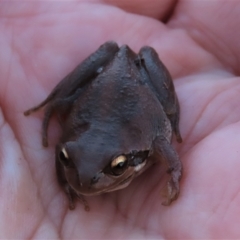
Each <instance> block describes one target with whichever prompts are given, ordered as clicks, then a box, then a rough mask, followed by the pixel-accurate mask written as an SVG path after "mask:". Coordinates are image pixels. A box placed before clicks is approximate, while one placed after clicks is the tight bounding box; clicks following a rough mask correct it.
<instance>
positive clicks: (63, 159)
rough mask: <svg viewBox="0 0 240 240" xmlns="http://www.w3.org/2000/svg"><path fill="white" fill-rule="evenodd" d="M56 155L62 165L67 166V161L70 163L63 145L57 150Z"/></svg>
mask: <svg viewBox="0 0 240 240" xmlns="http://www.w3.org/2000/svg"><path fill="white" fill-rule="evenodd" d="M58 157H59V160H60V162H61V163H62V164H63V166H64V167H69V163H70V161H69V156H68V153H67V151H66V149H65V148H64V147H63V148H62V149H61V151H60V152H59V155H58Z"/></svg>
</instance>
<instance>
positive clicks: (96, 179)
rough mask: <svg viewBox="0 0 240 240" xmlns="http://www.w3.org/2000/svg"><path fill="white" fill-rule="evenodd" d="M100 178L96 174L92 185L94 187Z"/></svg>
mask: <svg viewBox="0 0 240 240" xmlns="http://www.w3.org/2000/svg"><path fill="white" fill-rule="evenodd" d="M99 178H100V176H99V174H96V175H95V176H94V177H93V178H92V179H91V184H92V185H93V184H95V183H97V182H98V180H99Z"/></svg>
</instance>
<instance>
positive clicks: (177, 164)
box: [154, 136, 182, 205]
mask: <svg viewBox="0 0 240 240" xmlns="http://www.w3.org/2000/svg"><path fill="white" fill-rule="evenodd" d="M154 152H155V153H156V155H157V156H156V157H158V158H159V159H164V160H165V161H166V163H167V165H168V173H169V174H170V175H171V179H170V180H169V182H168V199H167V201H166V202H164V203H163V204H164V205H169V204H170V203H171V202H172V201H174V200H176V199H177V197H178V195H179V191H180V190H179V181H180V179H181V175H182V163H181V161H180V159H179V157H178V155H177V153H176V152H175V150H174V149H173V147H172V145H171V144H170V143H169V142H168V141H167V139H166V138H165V137H163V136H158V137H157V138H156V139H155V140H154Z"/></svg>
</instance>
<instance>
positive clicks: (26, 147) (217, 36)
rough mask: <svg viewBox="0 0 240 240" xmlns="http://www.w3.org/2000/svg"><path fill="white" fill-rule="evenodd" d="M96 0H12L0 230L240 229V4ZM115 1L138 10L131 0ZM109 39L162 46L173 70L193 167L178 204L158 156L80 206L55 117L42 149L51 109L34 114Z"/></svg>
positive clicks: (209, 232) (148, 235) (139, 232)
mask: <svg viewBox="0 0 240 240" xmlns="http://www.w3.org/2000/svg"><path fill="white" fill-rule="evenodd" d="M89 2H90V1H86V2H85V1H79V2H75V1H74V2H58V3H56V2H46V1H44V2H35V1H34V2H27V3H26V2H25V3H24V2H22V3H21V2H15V3H7V2H5V3H1V8H0V17H1V20H0V21H1V22H0V29H1V37H0V41H1V44H0V48H1V55H0V69H1V70H0V76H1V77H0V81H1V84H0V106H1V111H0V126H1V127H0V143H1V144H0V159H1V162H0V163H1V168H0V176H1V181H0V192H1V198H0V207H1V214H0V216H1V224H0V238H8V239H9V238H24V239H26V238H42V239H46V238H81V239H100V238H104V239H107V238H110V239H116V238H122V239H133V238H135V239H141V238H143V239H152V238H167V239H170V238H181V239H186V238H208V239H209V238H215V239H217V238H237V237H239V235H240V231H239V222H240V217H239V210H240V207H239V206H240V195H239V192H240V184H239V180H238V179H239V174H240V151H239V150H238V149H239V147H238V146H239V145H240V123H239V120H240V107H239V100H240V99H239V98H240V97H239V92H240V89H239V88H240V87H239V80H240V78H239V77H238V76H239V67H238V65H239V58H240V57H239V56H240V46H239V45H240V44H239V35H240V34H239V32H238V31H239V23H240V14H239V13H240V4H238V2H237V1H211V2H209V1H202V2H201V1H179V2H177V3H176V5H175V6H174V5H171V4H173V2H171V1H168V0H166V1H159V3H156V1H152V3H151V1H147V0H145V1H144V0H143V1H141V2H140V3H139V1H131V3H132V5H133V8H132V9H131V10H132V11H134V12H136V13H139V14H140V13H144V12H145V9H146V8H148V15H149V17H145V16H143V15H134V14H131V13H129V12H126V11H124V10H121V9H120V8H117V7H114V6H111V5H107V4H103V3H104V2H103V1H91V3H89ZM106 2H108V3H109V4H113V5H117V4H118V5H121V7H122V8H123V9H125V10H127V9H129V7H128V6H127V4H128V3H127V2H128V1H126V5H125V6H124V3H125V2H124V1H116V0H115V1H113V0H109V1H105V3H106ZM154 3H155V4H156V6H155V5H153V4H154ZM172 8H174V11H171V9H172ZM167 13H169V14H170V13H172V15H169V16H168V18H167V15H168V14H167ZM157 17H158V18H159V19H162V18H164V19H167V22H166V24H163V23H162V22H161V21H159V20H157V19H156V18H157ZM107 40H115V41H117V42H118V43H119V45H122V44H128V45H129V46H130V47H131V48H132V49H133V50H135V51H136V52H137V51H138V50H139V49H140V48H141V47H142V46H143V45H149V46H152V47H154V48H155V49H156V50H157V52H158V53H159V56H160V58H161V60H162V61H163V62H164V64H165V65H166V66H167V68H168V69H169V71H170V73H171V75H172V77H173V79H174V83H175V87H176V91H177V93H178V97H179V102H180V106H181V119H180V129H181V132H182V136H183V140H184V141H183V143H182V144H175V145H174V146H175V147H176V149H177V151H178V153H179V155H180V158H181V160H182V162H183V167H184V172H183V179H182V181H181V184H180V186H181V193H180V196H179V198H178V199H177V201H175V202H174V203H172V205H171V206H169V207H165V206H162V205H161V196H160V195H161V194H160V191H161V184H160V183H161V180H162V177H161V176H159V174H158V173H159V170H160V166H155V167H153V168H151V169H149V170H148V171H147V172H146V173H144V174H143V175H141V176H140V177H139V178H137V179H135V180H134V182H133V183H132V184H131V185H130V186H128V187H127V188H126V189H123V190H119V191H116V192H112V193H108V194H105V195H101V196H96V197H91V198H90V197H89V198H87V200H88V202H89V205H90V207H91V210H90V212H85V211H84V208H83V206H82V205H81V204H80V203H79V204H77V207H76V209H75V210H74V211H70V210H69V209H68V203H67V199H66V196H65V195H64V193H63V191H62V189H60V187H59V186H58V184H57V181H56V174H55V169H54V145H55V144H56V142H57V137H58V130H59V128H58V127H57V126H56V125H55V124H53V123H52V124H51V125H50V128H49V129H50V131H49V144H50V146H49V147H48V148H43V147H42V146H41V132H40V131H41V121H42V116H43V112H42V113H40V112H39V113H36V114H34V115H32V116H31V117H29V118H26V117H24V116H23V111H25V110H26V109H28V108H29V107H32V106H33V105H35V104H37V103H39V102H40V101H42V100H43V99H44V98H45V97H46V96H47V95H48V94H49V93H50V91H51V90H52V88H53V87H54V86H55V85H56V84H57V83H58V82H59V81H60V80H61V79H62V78H63V77H64V76H65V75H66V74H67V73H68V72H70V71H71V70H72V69H73V68H74V67H75V66H76V65H77V64H78V63H79V62H81V61H82V60H83V59H84V58H85V57H87V56H88V55H89V54H90V53H92V52H93V51H95V50H96V49H97V48H98V46H99V45H100V44H102V43H103V42H105V41H107Z"/></svg>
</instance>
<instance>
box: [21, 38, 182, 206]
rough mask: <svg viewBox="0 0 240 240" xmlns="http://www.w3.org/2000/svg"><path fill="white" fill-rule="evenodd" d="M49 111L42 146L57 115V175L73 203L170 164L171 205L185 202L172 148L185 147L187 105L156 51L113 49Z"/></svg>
mask: <svg viewBox="0 0 240 240" xmlns="http://www.w3.org/2000/svg"><path fill="white" fill-rule="evenodd" d="M43 106H46V108H45V116H44V119H43V124H42V128H43V133H42V142H43V145H44V146H45V147H46V146H47V145H48V142H47V128H48V124H49V120H50V118H51V116H52V114H53V113H56V114H57V115H58V117H59V122H60V124H61V127H62V135H61V138H60V141H59V144H58V145H57V146H56V170H57V177H58V181H59V183H60V185H61V186H62V187H63V189H64V191H65V192H66V194H67V196H68V199H69V207H70V209H73V208H74V206H75V205H74V198H75V197H79V198H80V199H82V200H83V201H84V203H85V208H86V209H88V206H87V203H86V201H85V200H84V198H83V196H90V195H97V194H101V193H106V192H110V191H115V190H118V189H121V188H124V187H126V186H128V185H129V183H130V182H131V181H132V180H133V179H134V178H135V177H136V176H138V175H139V174H140V173H142V172H143V171H144V170H146V169H147V168H148V167H149V166H151V165H152V164H154V163H157V162H161V161H164V162H166V163H167V166H168V173H169V174H170V180H169V182H168V196H167V200H166V201H165V202H164V203H163V204H165V205H168V204H170V203H171V202H172V201H173V200H175V199H176V198H177V197H178V195H179V180H180V178H181V172H182V164H181V162H180V160H179V157H178V155H177V153H176V152H175V151H174V149H173V147H172V146H171V139H172V132H174V133H175V135H176V138H177V141H178V142H181V141H182V138H181V135H180V131H179V103H178V99H177V96H176V93H175V90H174V85H173V82H172V79H171V76H170V74H169V72H168V70H167V69H166V67H165V66H164V65H163V63H162V62H161V61H160V59H159V57H158V54H157V53H156V51H155V50H154V49H153V48H151V47H148V46H146V47H143V48H141V50H140V51H139V53H138V54H136V53H134V52H133V51H132V50H131V49H130V48H129V47H128V46H126V45H123V46H121V47H120V48H119V47H118V45H117V44H116V43H115V42H106V43H105V44H103V45H102V46H100V47H99V49H98V50H97V51H96V52H94V53H93V54H91V55H90V56H89V57H88V58H87V59H85V60H84V61H83V62H82V63H81V64H80V65H78V66H77V67H76V68H75V69H74V70H73V71H72V72H71V73H69V74H68V75H67V76H66V77H65V78H64V79H63V80H62V81H61V82H60V83H59V84H58V85H57V86H56V87H55V88H54V89H53V91H52V92H51V93H50V95H49V96H48V97H47V98H46V99H45V100H44V101H43V102H42V103H40V104H39V105H37V106H36V107H34V108H31V109H29V110H28V111H26V112H25V113H24V114H25V115H29V114H30V113H32V112H34V111H37V110H38V109H39V108H41V107H43Z"/></svg>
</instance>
